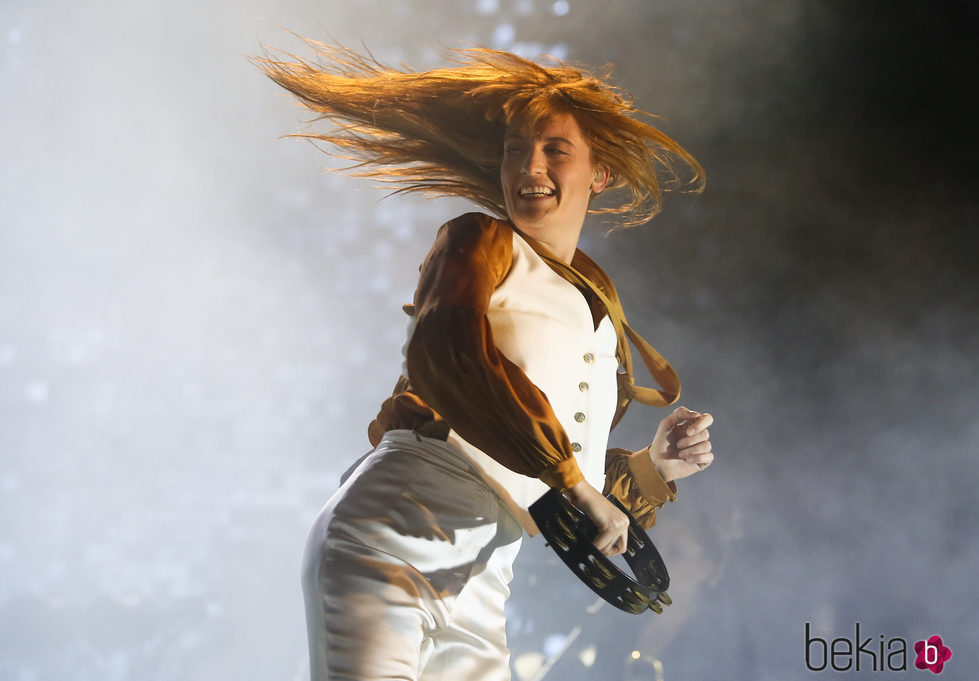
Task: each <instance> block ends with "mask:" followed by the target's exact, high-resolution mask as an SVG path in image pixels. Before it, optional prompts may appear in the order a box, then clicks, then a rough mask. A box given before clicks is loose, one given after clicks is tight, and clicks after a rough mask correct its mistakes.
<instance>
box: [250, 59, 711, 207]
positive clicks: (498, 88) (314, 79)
mask: <svg viewBox="0 0 979 681" xmlns="http://www.w3.org/2000/svg"><path fill="white" fill-rule="evenodd" d="M305 42H306V43H307V45H309V46H310V48H311V49H312V50H313V52H314V55H315V57H314V59H313V60H307V59H302V58H299V57H296V56H294V55H290V54H285V55H282V58H276V57H273V56H272V55H271V54H269V53H266V55H265V56H263V57H257V58H254V59H253V61H254V63H255V64H256V65H257V66H258V67H259V68H261V69H262V70H263V71H264V72H265V73H266V74H267V75H268V76H269V77H270V78H271V79H272V80H273V81H275V82H276V83H278V84H279V85H280V86H282V87H283V88H285V89H286V90H288V91H289V92H291V93H292V94H293V95H295V96H296V97H297V98H298V100H299V101H300V102H301V103H302V104H303V105H305V106H306V107H308V108H309V109H311V110H312V111H314V112H316V113H317V114H319V115H318V117H317V120H321V119H327V120H329V121H331V122H333V123H334V124H335V126H336V127H335V129H334V130H332V131H329V132H325V133H300V134H298V135H296V136H298V137H306V138H311V139H313V140H319V141H322V142H326V143H328V144H329V145H332V146H333V147H335V150H331V151H329V152H328V153H330V154H331V155H333V156H336V157H338V158H343V159H346V160H350V161H353V162H354V164H353V165H352V166H350V167H349V168H347V170H349V171H352V172H353V174H355V175H357V176H364V177H372V178H376V179H379V180H381V181H383V182H385V183H388V184H391V185H393V186H394V187H396V193H398V192H421V193H424V194H428V195H438V196H459V197H464V198H468V199H470V200H472V201H474V202H475V203H477V204H478V205H480V206H482V207H483V208H485V209H487V210H488V211H490V212H492V213H494V214H495V215H497V216H499V217H503V218H506V216H507V213H506V206H505V204H504V200H503V190H502V188H501V185H500V164H501V162H502V158H503V137H504V134H505V132H506V130H507V128H508V127H515V128H518V129H527V128H529V127H532V126H535V125H536V124H537V123H538V122H540V121H541V120H543V119H545V118H547V117H548V116H550V115H553V114H556V113H570V114H571V115H573V116H574V118H575V120H576V121H577V122H578V125H579V126H580V127H581V129H582V132H583V133H584V135H585V138H586V139H587V140H588V141H589V143H590V146H591V152H592V160H593V162H594V163H596V164H599V165H603V166H606V167H607V168H608V169H609V171H610V174H611V178H610V181H609V184H608V188H610V189H622V190H626V192H625V197H620V198H621V199H622V200H620V201H618V203H613V205H610V206H607V207H603V208H601V209H599V210H595V211H594V212H597V213H612V214H619V215H621V216H622V217H623V218H624V225H623V226H633V225H638V224H642V223H645V222H647V221H649V220H650V219H651V218H652V217H653V216H654V215H655V214H656V213H657V212H659V210H660V207H661V204H662V192H663V190H664V189H682V190H686V191H701V190H702V189H703V186H704V170H703V168H701V166H700V164H699V163H698V162H697V161H696V159H694V157H693V156H691V155H690V154H689V153H687V151H686V150H684V149H683V148H682V147H681V146H680V145H679V144H677V143H676V142H674V141H673V140H672V139H671V138H670V137H668V136H667V135H665V134H664V133H663V132H661V131H660V130H658V129H657V128H655V127H653V126H652V125H649V124H648V123H646V122H644V121H643V120H641V118H648V117H651V115H650V114H647V113H645V112H643V111H640V110H638V109H636V108H635V106H634V104H633V101H632V99H631V97H629V96H628V95H627V94H626V93H624V92H623V91H621V90H620V89H619V88H617V87H615V86H614V85H612V84H610V83H609V82H608V76H602V77H599V76H595V75H591V74H589V73H588V72H586V71H584V70H582V69H580V68H577V67H572V66H569V65H566V64H562V63H558V62H555V65H553V66H545V65H542V64H537V63H535V62H533V61H530V60H527V59H524V58H522V57H518V56H517V55H515V54H510V53H508V52H501V51H497V50H489V49H483V48H477V49H459V50H450V52H449V60H450V62H449V63H450V65H449V66H447V67H445V68H439V69H432V70H429V71H420V72H415V71H411V70H409V69H407V68H405V67H401V68H399V69H396V68H391V67H388V66H385V65H384V64H382V63H381V62H379V61H378V60H377V59H375V58H374V57H373V55H370V54H369V53H368V54H367V55H362V54H359V53H357V52H355V51H353V50H350V49H348V48H345V47H339V46H333V45H327V44H324V43H320V42H317V41H313V40H308V39H306V40H305ZM603 204H604V202H603Z"/></svg>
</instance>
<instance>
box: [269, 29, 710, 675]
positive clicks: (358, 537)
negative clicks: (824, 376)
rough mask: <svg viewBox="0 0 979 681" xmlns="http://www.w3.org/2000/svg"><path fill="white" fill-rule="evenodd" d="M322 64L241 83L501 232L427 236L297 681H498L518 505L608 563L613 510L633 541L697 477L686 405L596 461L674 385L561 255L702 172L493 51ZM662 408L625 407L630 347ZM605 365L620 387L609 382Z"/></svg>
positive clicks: (471, 228)
mask: <svg viewBox="0 0 979 681" xmlns="http://www.w3.org/2000/svg"><path fill="white" fill-rule="evenodd" d="M315 48H316V50H317V52H318V54H319V57H320V60H319V62H318V63H316V64H313V63H309V62H305V61H292V62H284V61H278V60H275V59H271V58H265V59H260V60H258V63H259V65H260V66H261V67H262V68H263V69H264V70H265V71H266V73H267V74H268V75H269V76H270V77H271V78H272V79H273V80H275V81H276V82H277V83H278V84H280V85H282V86H283V87H285V88H287V89H288V90H290V91H291V92H292V93H293V94H295V95H296V96H297V97H298V98H299V99H300V100H301V101H302V102H303V103H304V104H306V105H307V106H308V107H310V108H311V109H313V110H314V111H317V112H319V113H320V114H322V116H323V117H326V118H330V119H332V120H334V121H336V122H338V123H340V124H341V127H340V128H339V129H338V130H337V131H335V132H333V133H329V134H324V135H312V136H313V137H316V138H318V139H321V140H325V141H327V142H330V143H332V144H333V145H336V146H337V147H339V149H340V150H342V151H343V152H345V153H346V154H348V157H349V156H352V157H353V158H355V159H356V160H358V161H360V162H361V165H359V166H358V167H360V168H362V170H361V171H360V172H361V174H367V175H372V176H375V177H380V178H382V179H384V180H386V181H389V182H393V183H394V184H395V185H396V186H398V187H400V189H401V190H405V191H423V192H428V193H435V194H443V195H455V196H463V197H467V198H470V199H472V200H474V201H475V202H476V203H477V204H479V205H481V206H483V207H484V208H486V209H488V210H489V211H491V212H492V213H494V214H495V215H496V216H498V217H491V216H489V215H485V214H481V213H468V214H466V215H463V216H461V217H459V218H457V219H455V220H452V221H450V222H449V223H447V224H446V225H443V226H442V228H441V229H440V230H439V233H438V236H437V238H436V241H435V244H434V245H433V247H432V249H431V251H430V253H429V255H428V256H427V258H426V260H425V262H424V263H423V265H422V267H421V274H420V278H419V283H418V288H417V291H416V293H415V300H414V305H413V306H409V310H408V311H409V314H411V315H412V323H411V324H410V325H409V328H410V333H409V340H408V342H407V343H406V357H405V360H406V361H405V365H404V366H405V370H404V374H403V376H402V377H401V379H400V380H399V381H398V385H397V386H396V388H395V391H394V394H393V395H392V396H391V397H390V398H388V400H387V401H385V402H384V404H383V405H382V407H381V410H380V413H379V414H378V416H377V418H376V419H375V420H374V422H373V423H371V425H370V428H369V436H370V439H371V443H372V444H373V445H374V447H375V448H374V450H373V451H372V452H371V453H370V454H369V455H368V456H367V457H366V458H365V460H363V461H362V462H361V463H360V465H359V466H358V467H357V468H356V470H355V471H354V472H353V474H352V475H351V476H350V477H349V478H348V479H347V480H346V481H345V482H344V484H343V485H342V486H341V488H340V490H339V491H338V492H337V493H336V494H335V495H334V496H333V497H332V498H331V499H330V500H329V502H328V503H327V504H326V506H325V507H324V509H323V511H322V512H321V513H320V515H319V517H318V518H317V520H316V523H315V524H314V527H313V530H312V532H311V534H310V538H309V542H308V545H307V549H306V555H305V558H304V567H303V584H304V592H305V596H306V612H307V624H308V631H309V638H310V641H309V643H310V660H311V672H312V677H313V679H315V680H317V681H319V680H325V679H330V680H337V679H424V680H426V681H433V680H435V679H445V680H446V681H449V680H452V681H455V680H459V679H467V680H470V681H471V680H480V681H482V680H485V681H491V680H493V681H495V680H500V679H507V678H509V670H508V652H507V648H506V637H505V629H504V617H503V606H504V601H505V599H506V596H507V595H508V587H507V584H508V582H509V580H510V577H511V567H512V563H513V560H514V558H515V556H516V552H517V549H518V547H519V544H520V539H521V536H522V533H523V531H527V532H528V533H530V534H533V533H535V532H536V527H535V526H534V524H533V521H532V520H531V518H530V516H529V514H528V513H527V510H526V509H527V507H528V505H529V504H530V503H532V502H533V501H534V500H535V499H537V498H538V497H539V496H540V495H541V494H542V493H543V492H545V491H546V490H547V488H548V487H553V488H557V489H559V490H561V491H562V492H563V493H564V494H565V495H566V496H567V497H568V498H569V499H570V500H571V501H572V503H574V504H575V505H577V506H578V507H579V508H581V509H582V510H583V511H584V512H585V513H586V514H587V515H588V516H589V517H590V518H591V519H592V520H593V521H594V522H595V524H596V526H597V527H598V528H599V532H598V534H597V536H596V537H595V540H594V542H595V545H596V546H597V547H598V548H599V549H600V550H601V551H602V552H603V553H605V554H607V555H615V554H619V553H621V552H622V551H624V549H625V547H626V540H627V533H626V529H627V527H628V521H627V518H626V516H625V515H624V514H622V513H621V512H620V511H618V510H617V509H616V508H615V507H614V506H613V505H612V504H611V503H609V502H608V501H607V500H606V499H605V498H604V496H603V493H602V492H600V491H599V490H600V489H603V488H604V491H605V492H613V493H615V494H616V496H617V497H619V498H620V499H621V500H622V501H623V503H624V504H625V505H626V507H627V508H629V510H630V511H631V512H632V513H633V515H635V516H636V517H637V518H638V519H639V520H640V522H642V524H643V525H644V526H646V527H649V526H650V525H652V524H653V523H654V522H655V515H656V510H657V509H658V508H659V507H660V506H662V505H663V503H664V502H665V501H666V500H668V499H669V500H673V499H675V492H676V486H675V483H674V481H675V480H677V479H679V478H682V477H685V476H688V475H691V474H692V473H695V472H697V471H699V470H701V469H703V468H706V467H707V466H708V465H710V463H711V462H712V461H713V453H712V451H711V445H710V440H709V433H708V427H709V426H710V425H711V423H712V417H711V416H710V415H709V414H704V413H699V412H695V411H691V410H688V409H686V408H683V407H680V408H678V409H677V410H676V411H674V412H673V413H672V414H670V415H669V416H667V417H666V418H664V419H663V420H662V421H661V422H660V424H659V427H658V429H657V431H656V433H655V436H654V438H653V440H652V443H651V444H650V445H649V446H647V447H645V448H643V449H641V450H639V451H638V452H628V451H626V450H612V451H609V452H607V453H606V444H607V439H608V432H609V430H610V428H611V427H612V426H613V425H614V424H615V423H616V422H617V421H618V420H619V419H620V418H621V416H622V414H623V412H624V411H625V408H626V407H627V406H628V404H629V402H630V401H631V400H632V399H638V400H640V401H642V402H645V403H647V404H657V405H661V406H662V405H666V404H670V403H672V402H673V401H675V400H676V398H677V396H678V394H679V382H678V381H677V379H676V375H675V373H673V371H672V369H671V368H670V367H669V364H668V363H666V361H665V360H663V359H662V357H660V356H659V355H658V354H656V352H655V351H654V350H653V349H652V348H651V347H650V346H649V345H648V344H646V343H645V342H644V341H643V340H642V339H641V338H640V337H639V336H638V335H637V334H635V332H633V331H632V330H631V329H630V328H629V327H628V325H627V324H626V323H625V318H624V315H623V314H622V312H621V307H620V305H619V303H618V297H617V295H616V293H615V289H614V287H613V286H612V283H611V281H610V280H609V279H608V277H607V276H606V275H605V273H604V272H602V270H601V269H600V268H599V267H598V266H597V265H596V264H595V263H594V262H592V261H591V260H590V259H588V258H587V256H585V255H584V254H583V253H581V252H580V251H578V250H577V243H578V238H579V235H580V233H581V229H582V225H583V224H584V220H585V216H586V214H587V212H588V210H589V204H590V202H591V200H592V198H593V197H594V196H595V195H597V194H599V193H602V192H604V191H607V190H610V189H625V190H627V191H628V192H630V197H629V198H628V200H627V201H626V202H625V203H624V205H621V206H618V207H614V208H612V209H609V210H611V211H612V212H618V213H624V214H626V216H627V224H638V223H641V222H645V221H647V220H648V219H650V218H651V217H652V215H653V214H655V212H656V211H657V210H658V208H659V203H660V182H659V179H658V177H657V172H661V173H662V172H663V171H666V173H667V177H668V179H669V181H670V182H671V183H674V184H675V183H679V182H680V181H681V179H680V178H681V174H682V171H683V170H684V169H687V170H689V171H690V174H691V180H690V182H691V183H692V185H693V186H694V187H695V188H699V187H700V186H701V185H702V182H703V175H702V170H701V168H700V166H699V165H698V164H697V162H696V161H695V160H694V159H693V158H692V157H691V156H690V155H689V154H687V153H686V152H685V151H684V150H683V149H682V148H681V147H679V145H677V144H676V143H675V142H673V141H672V140H671V139H669V138H668V137H666V136H665V135H664V134H663V133H661V132H660V131H658V130H656V129H655V128H653V127H651V126H649V125H647V124H645V123H643V122H641V121H640V120H638V118H636V117H635V115H636V114H637V113H638V112H637V111H636V110H635V109H634V108H633V107H632V104H631V102H629V101H628V100H627V99H625V98H624V97H623V96H622V95H621V94H620V93H619V92H618V91H616V90H615V89H614V88H613V87H611V86H610V85H609V84H608V83H606V82H605V81H603V80H601V79H598V78H594V77H592V76H589V75H587V74H584V73H582V72H581V71H579V70H577V69H574V68H568V67H564V66H552V67H545V66H541V65H538V64H535V63H533V62H530V61H527V60H524V59H521V58H519V57H517V56H515V55H512V54H507V53H503V52H496V51H489V50H472V51H460V52H456V53H454V57H455V59H456V63H455V64H454V65H453V66H452V67H449V68H444V69H438V70H433V71H427V72H423V73H411V72H403V71H398V70H394V69H389V68H386V67H384V66H382V65H381V64H379V63H377V62H376V61H374V60H372V59H368V58H364V57H361V56H360V55H357V54H355V53H353V52H351V51H348V50H345V49H340V48H330V47H326V46H323V45H318V44H315ZM630 340H631V341H632V342H633V343H635V344H636V345H637V347H638V349H639V351H640V354H641V356H642V358H643V360H644V362H645V364H646V366H647V367H648V368H649V369H650V371H651V372H652V373H653V375H654V376H655V377H656V379H657V381H658V382H659V383H660V385H661V389H659V390H655V391H654V390H649V389H645V388H639V387H636V386H635V385H634V383H633V380H632V365H631V362H632V359H631V354H630V350H629V341H630ZM620 366H622V367H624V371H623V372H620V371H619V368H620Z"/></svg>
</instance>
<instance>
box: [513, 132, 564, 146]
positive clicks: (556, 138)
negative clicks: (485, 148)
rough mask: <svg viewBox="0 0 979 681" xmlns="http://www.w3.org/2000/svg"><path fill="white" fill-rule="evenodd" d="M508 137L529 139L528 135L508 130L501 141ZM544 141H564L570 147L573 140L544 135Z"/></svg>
mask: <svg viewBox="0 0 979 681" xmlns="http://www.w3.org/2000/svg"><path fill="white" fill-rule="evenodd" d="M508 139H520V140H522V139H530V138H529V137H525V136H524V135H521V134H519V133H516V132H508V133H507V134H506V135H504V136H503V141H504V142H506V141H507V140H508ZM544 141H545V142H564V143H565V144H568V145H570V146H572V147H573V146H574V142H572V141H571V140H569V139H568V138H567V137H561V136H560V135H554V136H553V137H545V138H544Z"/></svg>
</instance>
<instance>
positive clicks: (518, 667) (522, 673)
mask: <svg viewBox="0 0 979 681" xmlns="http://www.w3.org/2000/svg"><path fill="white" fill-rule="evenodd" d="M544 660H545V658H544V656H543V655H541V654H540V653H521V654H520V655H518V656H517V659H516V660H514V661H513V669H514V671H516V672H517V678H518V679H520V681H528V679H532V678H534V677H535V676H536V675H537V672H538V671H540V668H541V667H542V666H543V665H544Z"/></svg>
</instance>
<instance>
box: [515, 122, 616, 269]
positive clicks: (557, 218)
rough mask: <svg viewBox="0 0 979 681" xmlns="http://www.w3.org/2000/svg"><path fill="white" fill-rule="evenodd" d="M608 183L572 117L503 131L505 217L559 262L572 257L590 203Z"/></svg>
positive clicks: (603, 171)
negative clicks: (545, 247) (548, 248)
mask: <svg viewBox="0 0 979 681" xmlns="http://www.w3.org/2000/svg"><path fill="white" fill-rule="evenodd" d="M607 181H608V171H607V170H606V169H604V168H602V167H600V166H596V165H595V164H594V163H593V161H592V156H591V148H590V146H589V144H588V140H587V139H585V136H584V133H582V131H581V127H580V126H579V125H578V122H577V121H576V120H575V118H574V116H572V115H571V114H569V113H555V114H552V115H551V116H549V117H547V118H545V119H543V120H541V121H539V122H538V123H537V125H535V126H533V127H532V128H526V129H518V128H508V129H507V132H506V136H505V138H504V141H503V163H502V165H501V167H500V182H501V184H502V187H503V197H504V200H505V201H506V208H507V213H508V215H509V217H510V220H511V221H512V222H513V224H514V225H515V226H516V227H517V229H519V230H520V231H521V232H523V233H525V234H528V235H530V236H532V237H534V238H535V239H537V240H538V241H542V242H543V243H544V244H545V245H547V246H548V247H550V249H551V250H552V251H553V252H554V254H555V255H557V256H558V257H561V258H565V259H567V260H570V256H571V255H573V254H574V247H575V246H576V245H577V242H578V235H579V234H580V232H581V226H582V224H584V221H585V214H586V213H587V211H588V201H589V200H590V199H591V196H592V194H597V193H598V192H600V191H602V189H604V188H605V184H606V183H607ZM569 244H570V253H568V248H569Z"/></svg>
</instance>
